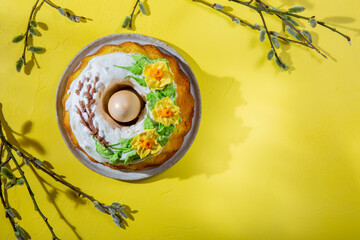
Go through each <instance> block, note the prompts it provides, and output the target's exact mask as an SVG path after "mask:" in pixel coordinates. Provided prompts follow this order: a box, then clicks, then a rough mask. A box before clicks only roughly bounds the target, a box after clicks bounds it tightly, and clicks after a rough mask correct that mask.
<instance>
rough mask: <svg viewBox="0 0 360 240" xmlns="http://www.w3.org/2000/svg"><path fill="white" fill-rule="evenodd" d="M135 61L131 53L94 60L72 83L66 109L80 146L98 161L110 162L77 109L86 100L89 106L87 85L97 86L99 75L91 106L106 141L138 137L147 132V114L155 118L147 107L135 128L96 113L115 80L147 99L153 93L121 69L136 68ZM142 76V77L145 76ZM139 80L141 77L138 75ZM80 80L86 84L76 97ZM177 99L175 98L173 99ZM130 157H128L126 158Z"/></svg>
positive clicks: (94, 122) (112, 141) (94, 120)
mask: <svg viewBox="0 0 360 240" xmlns="http://www.w3.org/2000/svg"><path fill="white" fill-rule="evenodd" d="M134 62H135V61H134V60H133V58H132V57H131V54H128V53H120V52H119V53H111V54H106V55H102V56H97V57H94V58H93V59H91V60H90V61H89V63H88V64H87V66H86V67H85V69H84V70H83V71H82V72H81V74H80V75H79V76H78V77H77V78H76V79H75V80H74V81H73V82H72V83H71V85H70V89H69V90H68V93H71V94H70V96H69V98H68V99H67V101H66V103H65V110H66V111H69V113H70V126H71V129H72V132H73V133H74V135H75V137H76V139H77V141H78V142H79V145H80V147H81V148H82V149H83V150H84V151H85V152H86V153H87V154H88V155H89V156H91V157H93V158H94V159H96V160H97V161H98V162H109V163H110V160H109V159H106V158H103V157H101V156H100V155H99V154H98V153H97V152H96V149H95V141H94V139H93V138H92V135H90V131H89V129H88V128H86V127H85V126H84V125H83V124H81V122H80V120H81V118H80V116H79V114H77V112H76V110H77V108H76V106H77V107H78V108H80V105H79V101H84V102H85V104H86V103H88V100H87V99H86V98H85V97H84V92H86V91H87V88H86V86H87V85H88V84H91V85H92V86H93V84H94V82H95V76H97V77H99V81H98V82H97V83H96V86H95V88H96V90H97V92H96V93H94V95H93V98H94V99H96V103H95V104H93V105H92V106H91V110H92V112H94V113H95V116H94V117H93V119H92V120H93V124H94V126H95V127H97V128H98V129H99V135H100V136H102V137H103V136H105V140H106V141H108V142H109V143H110V144H114V143H118V142H119V141H120V139H121V138H132V137H134V136H136V135H137V134H140V133H141V132H143V131H144V120H145V117H146V112H147V113H148V115H149V117H150V118H151V119H154V118H153V115H152V113H151V111H150V110H149V109H148V107H147V105H146V106H145V108H144V110H143V111H142V112H141V114H140V117H139V120H138V121H137V122H136V123H135V124H134V125H131V126H120V125H119V126H118V127H113V126H112V125H111V124H109V123H108V122H107V121H106V120H105V119H104V118H103V116H102V115H101V114H96V113H97V111H96V109H97V108H98V104H99V100H98V96H99V93H100V92H103V91H104V90H105V89H106V88H107V86H109V84H111V83H112V82H113V81H115V80H116V81H119V80H120V81H122V82H124V83H131V85H133V88H134V90H135V91H137V92H138V93H139V95H141V96H144V97H145V96H146V94H148V93H149V92H150V89H149V88H148V87H142V86H140V85H139V84H138V82H136V81H135V80H133V79H132V78H126V77H127V76H129V75H133V74H132V73H131V72H130V71H128V70H125V69H121V68H118V67H114V66H113V65H117V66H124V67H127V66H132V64H133V63H134ZM143 76H144V75H141V76H140V77H143ZM137 77H139V76H137ZM86 78H90V81H89V82H87V81H86ZM79 81H80V82H82V83H84V86H83V88H82V89H81V91H80V94H79V95H77V94H75V91H76V89H78V84H79ZM173 84H174V88H175V89H176V84H175V82H173ZM171 99H172V100H174V99H173V98H171ZM82 115H83V117H84V119H87V115H86V114H82ZM125 156H126V154H124V157H125Z"/></svg>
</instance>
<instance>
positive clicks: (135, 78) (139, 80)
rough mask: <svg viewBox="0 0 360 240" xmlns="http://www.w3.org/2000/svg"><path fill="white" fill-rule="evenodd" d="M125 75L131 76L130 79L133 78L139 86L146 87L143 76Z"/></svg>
mask: <svg viewBox="0 0 360 240" xmlns="http://www.w3.org/2000/svg"><path fill="white" fill-rule="evenodd" d="M127 77H131V78H132V79H134V80H135V81H137V82H138V84H139V85H140V86H143V87H146V86H147V85H146V82H145V78H137V77H134V76H130V75H129V76H127Z"/></svg>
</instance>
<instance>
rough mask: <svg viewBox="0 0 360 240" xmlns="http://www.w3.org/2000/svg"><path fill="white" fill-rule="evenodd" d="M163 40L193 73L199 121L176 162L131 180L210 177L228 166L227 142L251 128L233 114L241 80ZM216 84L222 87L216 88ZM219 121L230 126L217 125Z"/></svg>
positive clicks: (239, 102) (239, 99) (239, 97)
mask: <svg viewBox="0 0 360 240" xmlns="http://www.w3.org/2000/svg"><path fill="white" fill-rule="evenodd" d="M162 41H164V40H162ZM164 42H166V41H164ZM166 43H167V44H168V45H170V46H172V47H173V48H174V49H176V50H177V51H178V52H179V53H180V54H181V55H182V56H183V57H184V58H185V59H186V61H187V62H188V63H189V65H190V66H191V68H192V70H193V71H194V74H195V75H196V77H197V80H198V83H199V85H200V88H201V94H202V97H203V98H202V121H201V124H200V128H199V131H198V134H197V137H196V139H195V141H194V143H193V145H192V147H191V148H190V150H189V151H188V152H187V153H186V155H185V156H184V157H183V158H182V160H181V161H180V162H179V163H177V164H176V165H175V166H174V167H171V168H170V169H168V170H166V171H164V172H162V173H160V174H158V175H156V176H154V177H151V178H148V179H144V180H139V181H134V182H135V183H141V184H142V183H151V182H155V181H158V180H160V179H163V178H178V179H181V180H183V179H189V178H192V177H194V176H197V175H206V176H207V177H211V176H213V175H216V174H220V173H223V172H225V171H227V170H228V169H229V165H230V162H231V153H230V147H231V145H234V144H236V145H238V144H240V143H242V142H244V141H245V140H246V139H247V137H248V136H249V134H250V132H251V128H250V127H248V126H244V123H243V120H242V119H241V118H240V117H238V116H237V114H236V111H237V110H238V108H239V107H241V106H243V105H245V104H246V103H245V100H244V99H243V97H242V93H241V90H240V89H241V83H240V82H239V81H238V80H236V79H235V78H234V77H232V76H220V77H219V76H215V75H212V74H209V73H207V72H205V71H203V70H202V69H201V68H200V67H199V65H198V64H197V63H196V61H195V60H194V59H193V58H192V57H191V56H190V55H189V54H187V53H186V52H185V51H184V50H182V49H181V48H180V47H177V46H175V45H173V44H171V43H168V42H166ZM219 85H221V86H224V87H223V88H219ZM234 99H236V101H234ZM223 106H226V107H223ZM221 125H232V126H233V127H232V128H221ZM214 126H216V127H214Z"/></svg>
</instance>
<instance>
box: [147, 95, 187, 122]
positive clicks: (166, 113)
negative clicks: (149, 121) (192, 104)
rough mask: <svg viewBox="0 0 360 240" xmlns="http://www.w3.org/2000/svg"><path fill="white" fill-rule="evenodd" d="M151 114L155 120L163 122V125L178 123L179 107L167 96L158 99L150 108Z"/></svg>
mask: <svg viewBox="0 0 360 240" xmlns="http://www.w3.org/2000/svg"><path fill="white" fill-rule="evenodd" d="M152 114H153V116H154V119H155V121H157V122H159V123H162V124H164V126H165V127H169V126H170V125H171V124H178V123H179V119H180V115H179V107H178V106H175V105H174V103H173V101H171V99H170V98H169V97H165V98H162V99H161V100H160V101H158V102H157V103H156V104H155V107H154V109H153V110H152Z"/></svg>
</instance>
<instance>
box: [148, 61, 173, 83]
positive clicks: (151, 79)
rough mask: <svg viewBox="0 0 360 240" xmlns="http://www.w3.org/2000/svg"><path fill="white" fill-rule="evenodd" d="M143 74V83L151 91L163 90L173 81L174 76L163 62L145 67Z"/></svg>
mask: <svg viewBox="0 0 360 240" xmlns="http://www.w3.org/2000/svg"><path fill="white" fill-rule="evenodd" d="M143 74H144V75H145V82H146V84H147V85H148V86H149V88H150V89H151V90H163V89H164V88H165V87H166V86H167V85H169V84H170V83H171V82H172V81H173V79H174V74H173V73H172V72H171V71H170V69H169V68H168V66H167V63H166V62H165V61H158V62H156V63H154V64H148V65H146V66H145V67H144V70H143Z"/></svg>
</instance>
